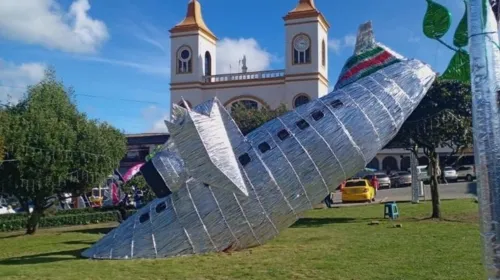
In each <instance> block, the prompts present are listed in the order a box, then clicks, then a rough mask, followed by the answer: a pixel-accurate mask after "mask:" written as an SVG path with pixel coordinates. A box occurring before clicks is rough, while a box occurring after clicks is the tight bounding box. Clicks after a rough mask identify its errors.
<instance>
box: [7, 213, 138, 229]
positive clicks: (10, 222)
mask: <svg viewBox="0 0 500 280" xmlns="http://www.w3.org/2000/svg"><path fill="white" fill-rule="evenodd" d="M136 211H137V210H135V209H134V210H127V216H128V217H130V216H131V215H133V214H134V213H135V212H136ZM118 217H119V212H118V211H117V210H112V209H92V208H83V209H71V210H63V211H57V212H56V213H55V214H54V215H52V216H48V215H45V217H42V218H41V219H40V224H39V227H40V228H49V227H62V226H74V225H89V224H99V223H108V222H116V221H117V220H118ZM27 219H28V215H27V214H26V213H19V214H5V215H0V232H8V231H17V230H23V229H24V228H26V222H27Z"/></svg>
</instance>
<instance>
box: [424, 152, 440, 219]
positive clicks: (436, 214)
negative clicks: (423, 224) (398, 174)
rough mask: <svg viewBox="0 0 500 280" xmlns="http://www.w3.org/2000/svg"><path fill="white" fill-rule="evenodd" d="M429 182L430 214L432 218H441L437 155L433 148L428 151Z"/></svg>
mask: <svg viewBox="0 0 500 280" xmlns="http://www.w3.org/2000/svg"><path fill="white" fill-rule="evenodd" d="M428 156H429V165H430V166H428V167H427V168H428V170H430V184H431V197H432V216H431V218H433V219H441V200H440V198H439V189H438V185H439V181H438V176H439V174H438V172H437V171H438V155H437V153H436V150H435V149H432V150H430V151H429V155H428Z"/></svg>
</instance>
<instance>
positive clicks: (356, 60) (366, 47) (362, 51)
mask: <svg viewBox="0 0 500 280" xmlns="http://www.w3.org/2000/svg"><path fill="white" fill-rule="evenodd" d="M401 60H404V58H403V57H402V56H401V55H400V54H398V53H396V52H394V51H392V50H390V49H389V48H388V47H386V46H384V45H382V44H380V43H378V42H376V41H375V36H374V34H373V28H372V23H371V21H368V22H366V23H364V24H362V25H361V26H360V27H359V29H358V36H357V38H356V46H355V49H354V54H353V55H352V56H351V57H350V58H349V59H348V60H347V62H346V63H345V64H344V67H343V68H342V71H341V72H340V75H339V79H338V81H337V84H336V85H335V90H337V89H340V88H342V87H345V86H347V85H349V84H351V83H353V82H355V81H357V80H359V79H361V78H363V77H366V76H368V75H370V74H372V73H374V72H376V71H378V70H380V69H382V68H385V67H387V66H389V65H391V64H394V63H396V62H399V61H401Z"/></svg>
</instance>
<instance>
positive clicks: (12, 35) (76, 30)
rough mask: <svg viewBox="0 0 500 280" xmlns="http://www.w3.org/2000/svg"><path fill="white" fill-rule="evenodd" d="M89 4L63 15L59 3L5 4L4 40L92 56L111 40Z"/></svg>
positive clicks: (80, 0) (0, 27) (82, 0)
mask: <svg viewBox="0 0 500 280" xmlns="http://www.w3.org/2000/svg"><path fill="white" fill-rule="evenodd" d="M89 10H90V4H89V1H88V0H75V1H74V2H73V3H72V4H71V6H70V8H69V11H67V12H66V11H62V10H61V8H60V7H59V5H58V4H57V2H56V0H1V1H0V36H3V37H6V38H7V39H11V40H16V41H21V42H25V43H29V44H37V45H42V46H44V47H46V48H49V49H57V50H62V51H65V52H73V53H92V52H95V51H97V49H98V47H99V46H100V45H101V44H102V43H103V42H104V41H105V40H106V39H108V37H109V35H108V31H107V28H106V25H105V24H104V22H102V21H100V20H96V19H93V18H91V17H90V16H89V14H88V11H89Z"/></svg>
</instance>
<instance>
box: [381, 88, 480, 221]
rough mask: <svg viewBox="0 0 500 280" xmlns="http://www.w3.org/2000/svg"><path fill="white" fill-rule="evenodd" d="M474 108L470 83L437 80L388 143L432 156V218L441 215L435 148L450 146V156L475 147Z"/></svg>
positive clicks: (430, 165) (430, 166)
mask: <svg viewBox="0 0 500 280" xmlns="http://www.w3.org/2000/svg"><path fill="white" fill-rule="evenodd" d="M471 108H472V94H471V87H470V85H469V84H467V83H463V82H459V81H450V80H441V79H438V80H437V81H436V82H435V83H434V84H433V85H432V87H431V89H430V90H429V92H428V93H427V95H426V96H425V97H424V98H423V100H422V101H421V102H420V104H419V105H418V107H417V108H416V109H415V111H414V112H413V113H412V115H411V116H410V117H409V118H408V119H407V120H406V122H405V123H404V124H403V127H402V128H401V130H400V131H399V133H398V135H397V136H396V137H395V138H394V140H393V141H392V142H391V143H390V144H389V145H388V146H389V147H397V146H399V147H403V148H407V149H410V150H412V151H413V152H416V151H417V149H418V148H422V149H423V151H424V154H425V155H426V156H427V157H428V158H429V167H428V169H429V173H430V174H429V175H430V184H431V195H432V206H433V207H432V218H441V208H440V199H439V190H438V176H439V174H438V173H437V167H438V164H439V157H438V154H437V152H436V149H437V148H439V147H449V148H451V149H452V153H451V154H450V155H449V156H451V155H454V154H460V153H461V151H462V150H463V149H464V148H467V147H471V146H472V109H471ZM443 172H444V171H443ZM443 172H442V173H443Z"/></svg>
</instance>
